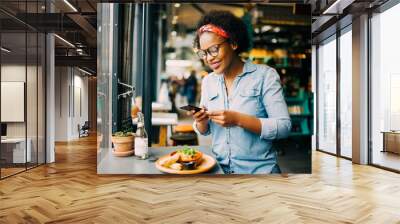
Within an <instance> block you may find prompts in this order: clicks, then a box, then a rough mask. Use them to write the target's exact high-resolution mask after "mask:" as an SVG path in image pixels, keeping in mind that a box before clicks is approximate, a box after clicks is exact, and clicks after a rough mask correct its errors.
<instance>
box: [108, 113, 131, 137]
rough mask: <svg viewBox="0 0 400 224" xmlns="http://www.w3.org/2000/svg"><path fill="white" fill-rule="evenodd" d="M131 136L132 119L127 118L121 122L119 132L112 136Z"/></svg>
mask: <svg viewBox="0 0 400 224" xmlns="http://www.w3.org/2000/svg"><path fill="white" fill-rule="evenodd" d="M131 135H133V125H132V119H131V118H130V117H129V118H127V119H124V120H122V122H121V128H120V130H119V131H117V132H115V133H114V134H113V136H117V137H127V136H131Z"/></svg>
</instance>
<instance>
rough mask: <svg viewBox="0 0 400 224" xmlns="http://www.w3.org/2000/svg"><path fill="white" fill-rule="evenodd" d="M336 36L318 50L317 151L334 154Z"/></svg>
mask: <svg viewBox="0 0 400 224" xmlns="http://www.w3.org/2000/svg"><path fill="white" fill-rule="evenodd" d="M336 94H337V93H336V36H333V37H331V38H330V39H329V40H327V42H326V43H323V44H321V45H320V46H319V48H318V104H317V105H318V146H317V147H318V149H319V150H322V151H326V152H329V153H334V154H336Z"/></svg>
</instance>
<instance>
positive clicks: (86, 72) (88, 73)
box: [78, 67, 93, 75]
mask: <svg viewBox="0 0 400 224" xmlns="http://www.w3.org/2000/svg"><path fill="white" fill-rule="evenodd" d="M78 70H79V71H81V72H83V73H85V74H87V75H93V74H92V73H90V72H88V71H86V70H83V69H81V68H79V67H78Z"/></svg>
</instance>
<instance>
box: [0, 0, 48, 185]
mask: <svg viewBox="0 0 400 224" xmlns="http://www.w3.org/2000/svg"><path fill="white" fill-rule="evenodd" d="M44 5H45V1H44V0H43V1H30V2H27V1H4V2H3V1H2V2H1V3H0V7H9V8H12V9H15V10H17V9H18V14H17V16H16V17H18V18H25V19H24V20H26V17H25V16H28V15H29V14H27V13H43V12H44V11H45V8H43V6H44ZM31 16H32V15H31ZM16 17H14V16H13V15H12V14H5V13H4V12H3V11H2V12H0V47H1V50H0V51H1V57H0V67H1V69H0V71H1V73H0V74H1V75H0V81H1V85H0V89H1V91H0V92H1V99H0V102H1V105H0V110H1V115H0V120H1V144H0V178H5V177H7V176H10V175H13V174H16V173H19V172H22V171H25V170H26V169H29V168H33V167H36V166H37V165H39V164H43V163H45V156H46V155H45V154H46V153H45V124H46V122H45V93H46V85H45V80H46V79H45V64H46V62H45V60H46V50H45V49H46V47H45V45H46V37H45V34H44V33H41V32H40V30H37V29H36V28H34V27H32V26H30V25H28V24H26V23H24V22H23V21H22V20H20V19H16ZM32 18H38V17H36V16H33V17H32Z"/></svg>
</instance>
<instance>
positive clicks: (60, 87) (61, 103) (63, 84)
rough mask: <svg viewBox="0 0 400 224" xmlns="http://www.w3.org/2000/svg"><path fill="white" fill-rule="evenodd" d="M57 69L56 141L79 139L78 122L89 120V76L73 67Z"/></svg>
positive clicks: (81, 123)
mask: <svg viewBox="0 0 400 224" xmlns="http://www.w3.org/2000/svg"><path fill="white" fill-rule="evenodd" d="M55 70H56V71H55V76H56V83H55V86H56V88H55V89H56V91H55V125H56V127H55V130H56V133H55V141H70V140H74V139H78V138H79V132H78V124H79V125H81V126H82V125H83V124H84V123H85V121H87V120H88V105H89V103H88V77H87V76H84V74H83V73H82V72H80V71H79V70H77V69H76V68H72V67H56V69H55ZM79 95H80V97H79ZM79 100H80V101H81V102H80V103H79ZM79 106H81V112H80V110H79Z"/></svg>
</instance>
